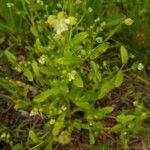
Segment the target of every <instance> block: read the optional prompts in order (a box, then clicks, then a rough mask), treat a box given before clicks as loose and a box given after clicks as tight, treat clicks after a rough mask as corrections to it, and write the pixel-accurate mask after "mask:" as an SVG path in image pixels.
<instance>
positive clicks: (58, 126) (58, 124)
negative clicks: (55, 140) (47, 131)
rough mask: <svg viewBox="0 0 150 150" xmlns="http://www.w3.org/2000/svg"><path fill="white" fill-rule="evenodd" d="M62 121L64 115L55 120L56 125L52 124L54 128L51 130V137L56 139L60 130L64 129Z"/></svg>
mask: <svg viewBox="0 0 150 150" xmlns="http://www.w3.org/2000/svg"><path fill="white" fill-rule="evenodd" d="M64 119H65V115H61V116H59V118H58V119H57V121H56V123H55V124H54V128H53V130H52V134H53V136H55V137H56V136H57V135H58V134H59V132H60V131H61V129H63V128H64Z"/></svg>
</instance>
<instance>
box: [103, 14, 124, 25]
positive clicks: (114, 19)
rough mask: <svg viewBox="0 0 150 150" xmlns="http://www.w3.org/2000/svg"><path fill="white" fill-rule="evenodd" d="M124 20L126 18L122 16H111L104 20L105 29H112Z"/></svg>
mask: <svg viewBox="0 0 150 150" xmlns="http://www.w3.org/2000/svg"><path fill="white" fill-rule="evenodd" d="M125 18H126V17H125V16H124V15H113V16H111V17H109V18H108V19H107V20H106V27H107V28H110V27H114V26H116V25H118V24H120V23H121V22H123V21H124V19H125Z"/></svg>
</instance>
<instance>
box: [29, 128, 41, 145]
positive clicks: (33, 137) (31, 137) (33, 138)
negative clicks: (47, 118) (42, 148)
mask: <svg viewBox="0 0 150 150" xmlns="http://www.w3.org/2000/svg"><path fill="white" fill-rule="evenodd" d="M29 138H30V139H31V140H32V141H33V142H34V143H38V142H39V138H38V137H37V135H36V134H35V132H34V131H33V130H29Z"/></svg>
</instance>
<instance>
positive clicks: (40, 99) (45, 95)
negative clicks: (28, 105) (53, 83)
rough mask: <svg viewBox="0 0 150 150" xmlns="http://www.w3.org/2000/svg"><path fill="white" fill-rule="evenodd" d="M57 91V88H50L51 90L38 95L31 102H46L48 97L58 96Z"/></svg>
mask: <svg viewBox="0 0 150 150" xmlns="http://www.w3.org/2000/svg"><path fill="white" fill-rule="evenodd" d="M59 92H60V91H59V89H57V88H52V89H48V90H46V91H44V92H42V93H41V94H39V95H38V96H36V97H35V98H34V99H33V101H35V102H38V103H41V102H44V101H46V100H47V99H48V98H49V97H50V96H52V95H57V94H59Z"/></svg>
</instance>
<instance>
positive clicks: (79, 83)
mask: <svg viewBox="0 0 150 150" xmlns="http://www.w3.org/2000/svg"><path fill="white" fill-rule="evenodd" d="M73 84H74V85H75V86H77V87H79V88H83V80H82V78H81V77H80V75H79V74H76V76H75V79H74V80H73Z"/></svg>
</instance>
